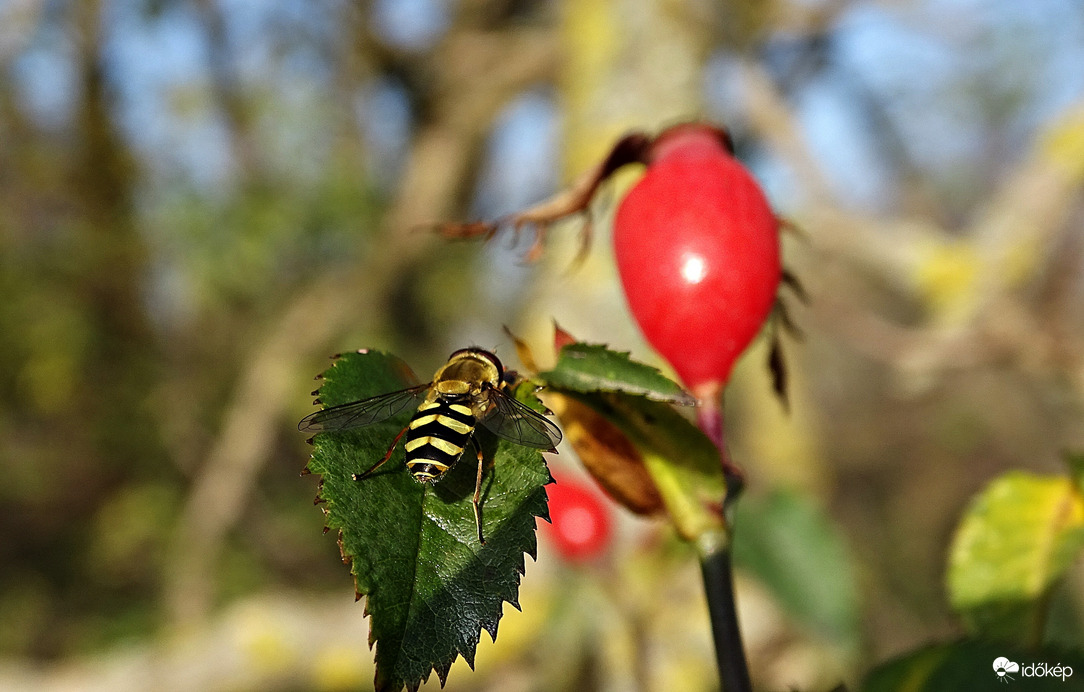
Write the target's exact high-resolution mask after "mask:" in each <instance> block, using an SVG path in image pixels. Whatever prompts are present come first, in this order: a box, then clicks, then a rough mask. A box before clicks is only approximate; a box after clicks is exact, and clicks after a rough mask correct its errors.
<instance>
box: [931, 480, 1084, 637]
mask: <svg viewBox="0 0 1084 692" xmlns="http://www.w3.org/2000/svg"><path fill="white" fill-rule="evenodd" d="M1082 548H1084V497H1082V495H1081V491H1080V489H1079V488H1078V487H1077V486H1076V484H1075V483H1074V482H1073V481H1072V480H1070V479H1069V478H1065V477H1057V476H1038V475H1034V474H1030V473H1024V472H1012V473H1008V474H1005V475H1004V476H1002V477H1001V478H998V479H997V480H995V481H994V482H993V483H991V484H990V485H989V487H987V488H986V490H984V491H983V492H982V493H981V494H980V495H979V496H978V497H977V498H976V499H975V500H974V501H973V502H972V504H971V506H970V507H969V508H968V510H967V513H966V514H965V515H964V518H963V520H962V521H961V523H960V525H959V527H958V528H957V531H956V536H955V538H954V540H953V542H952V546H951V548H950V553H949V568H948V575H947V580H948V593H949V600H950V602H951V603H952V606H953V608H955V609H956V610H957V611H959V612H960V613H961V614H962V615H963V616H964V619H965V620H966V622H967V623H968V625H969V627H970V629H971V631H972V632H974V633H977V634H980V635H982V636H983V637H986V638H997V639H1001V640H1005V641H1015V642H1020V643H1026V644H1037V643H1039V642H1040V641H1041V640H1042V636H1043V627H1044V618H1045V603H1044V598H1045V596H1046V595H1047V593H1048V592H1049V590H1050V588H1051V587H1052V586H1053V585H1054V584H1055V583H1056V582H1057V581H1058V580H1059V579H1060V578H1061V576H1062V575H1063V574H1064V572H1065V570H1066V569H1067V568H1068V567H1069V565H1070V564H1071V563H1072V561H1073V560H1074V559H1075V558H1076V557H1078V556H1079V555H1080V553H1081V550H1082Z"/></svg>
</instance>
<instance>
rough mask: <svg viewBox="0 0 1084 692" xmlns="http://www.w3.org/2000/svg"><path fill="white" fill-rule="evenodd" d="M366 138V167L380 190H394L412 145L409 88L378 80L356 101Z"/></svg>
mask: <svg viewBox="0 0 1084 692" xmlns="http://www.w3.org/2000/svg"><path fill="white" fill-rule="evenodd" d="M355 116H356V118H357V122H358V127H359V128H360V129H361V132H362V137H363V138H364V141H365V154H366V162H365V165H366V169H367V172H368V174H369V176H370V180H372V181H373V183H374V185H375V186H376V187H377V189H379V190H382V191H384V192H390V191H391V190H393V189H395V187H396V185H397V184H398V181H399V176H400V174H401V173H402V171H403V166H404V163H405V159H406V155H407V150H408V147H409V145H410V136H411V124H412V114H411V110H410V103H409V100H408V98H407V93H406V90H405V89H404V88H403V86H402V85H401V84H399V83H398V82H397V81H395V80H393V79H378V80H376V81H374V82H373V83H371V84H369V85H368V86H367V87H366V88H365V89H363V90H362V92H361V94H359V95H358V97H357V98H356V100H355Z"/></svg>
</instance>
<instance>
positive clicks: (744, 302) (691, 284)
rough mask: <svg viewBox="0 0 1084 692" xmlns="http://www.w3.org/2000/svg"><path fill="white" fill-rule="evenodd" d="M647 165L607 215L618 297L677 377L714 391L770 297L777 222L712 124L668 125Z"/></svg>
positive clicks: (775, 273) (776, 270)
mask: <svg viewBox="0 0 1084 692" xmlns="http://www.w3.org/2000/svg"><path fill="white" fill-rule="evenodd" d="M647 164H648V166H647V171H646V172H645V173H644V176H643V178H641V179H640V181H639V182H638V183H637V184H636V185H635V186H634V187H633V188H632V189H631V190H630V191H629V193H628V194H627V195H626V196H625V198H624V199H623V200H622V202H621V204H620V206H619V207H618V209H617V215H616V218H615V220H614V247H615V252H616V256H617V266H618V271H619V272H620V275H621V281H622V284H623V285H624V289H625V295H626V297H627V299H628V303H629V307H630V309H631V310H632V314H633V316H634V317H635V318H636V321H637V323H638V324H639V325H640V329H641V330H642V331H643V333H644V335H645V336H646V337H647V340H648V341H649V342H650V343H651V345H652V346H653V347H654V348H655V349H656V350H658V351H659V353H661V354H662V355H663V357H665V358H666V360H667V361H668V362H669V363H670V364H671V365H672V366H673V367H674V369H675V370H676V371H677V373H678V376H679V377H680V378H681V379H682V381H683V382H685V384H686V385H687V386H688V387H690V388H691V389H692V390H693V392H694V393H695V394H697V396H699V397H700V398H701V399H705V398H706V397H715V396H717V395H718V393H719V391H721V389H722V386H723V385H724V384H725V383H726V381H727V379H728V378H729V376H730V372H731V369H732V368H733V366H734V362H735V361H736V360H737V358H738V356H739V355H740V354H741V352H742V351H743V350H745V348H746V347H747V346H748V345H749V342H750V341H752V339H753V337H754V336H756V334H757V332H758V331H759V330H760V327H761V325H762V324H763V323H764V321H765V319H766V318H767V316H768V314H769V313H770V312H771V309H772V305H773V304H774V302H775V297H776V291H777V289H778V285H779V280H780V275H781V267H780V258H779V234H778V222H777V220H776V217H775V214H774V213H773V212H772V209H771V206H770V205H769V204H768V200H767V199H766V198H765V196H764V193H763V192H762V191H761V189H760V186H759V185H758V184H757V182H756V181H755V180H754V179H753V177H752V175H751V174H750V173H749V172H748V171H747V170H746V169H745V167H744V166H742V164H741V163H740V162H738V160H737V159H735V158H734V157H733V156H732V155H731V153H730V151H729V150H728V144H727V142H726V140H725V134H723V132H722V131H720V130H717V129H715V128H712V127H708V126H705V125H682V126H677V127H675V128H672V129H670V130H667V131H666V132H664V133H662V134H661V135H660V136H659V137H658V138H657V139H656V140H655V141H654V142H653V144H652V146H651V148H650V151H649V154H648V159H647Z"/></svg>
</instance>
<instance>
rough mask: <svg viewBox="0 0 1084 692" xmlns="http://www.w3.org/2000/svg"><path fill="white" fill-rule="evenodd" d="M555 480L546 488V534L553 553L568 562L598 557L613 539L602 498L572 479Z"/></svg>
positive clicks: (593, 489) (596, 492)
mask: <svg viewBox="0 0 1084 692" xmlns="http://www.w3.org/2000/svg"><path fill="white" fill-rule="evenodd" d="M555 478H556V481H557V482H556V483H553V484H551V485H547V486H546V494H547V495H548V496H549V515H550V526H548V527H546V533H547V534H548V535H549V537H550V538H551V539H552V542H553V545H554V546H555V547H556V548H557V552H558V553H559V554H560V555H561V557H563V558H564V559H565V560H566V561H568V562H582V561H585V560H590V559H591V558H594V557H596V556H598V555H601V554H602V553H604V552H605V551H606V550H607V549H608V548H609V546H610V541H611V538H612V536H613V523H612V520H611V517H610V508H609V506H608V505H607V504H606V502H607V500H606V498H604V497H603V496H602V493H601V492H599V491H598V490H596V489H595V488H593V487H590V486H587V485H585V484H584V483H581V482H580V481H577V480H575V479H574V478H570V477H568V476H555ZM543 526H544V527H545V526H546V525H544V524H543Z"/></svg>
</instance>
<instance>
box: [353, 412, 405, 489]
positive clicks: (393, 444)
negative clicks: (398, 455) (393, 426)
mask: <svg viewBox="0 0 1084 692" xmlns="http://www.w3.org/2000/svg"><path fill="white" fill-rule="evenodd" d="M409 429H410V426H409V425H408V426H407V427H405V428H403V429H402V430H400V431H399V434H398V435H396V436H395V439H394V440H392V441H391V446H390V447H388V451H387V453H385V454H384V458H383V459H381V460H380V461H378V462H376V463H375V464H373V465H372V467H370V468H369V470H368V471H366V472H365V473H355V474H353V475H352V476H351V477H352V478H353V479H354V480H356V481H362V480H365V479H366V478H368V477H369V476H371V475H373V473H375V472H376V470H377V469H378V468H380V467H381V466H383V465H384V464H386V463H387V462H388V459H391V454H392V452H394V451H395V447H396V445H398V444H399V440H400V439H402V437H403V435H405V434H406V431H407V430H409Z"/></svg>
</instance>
